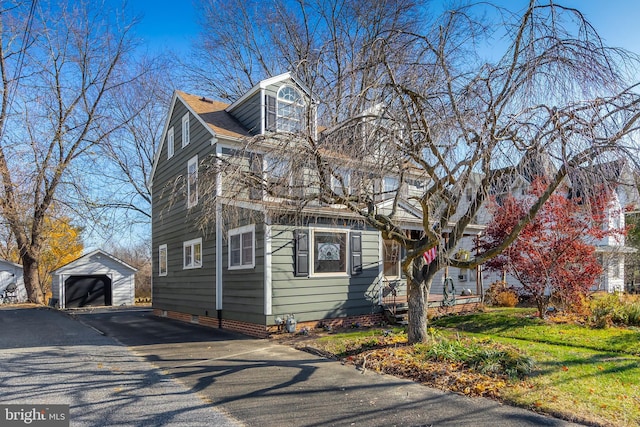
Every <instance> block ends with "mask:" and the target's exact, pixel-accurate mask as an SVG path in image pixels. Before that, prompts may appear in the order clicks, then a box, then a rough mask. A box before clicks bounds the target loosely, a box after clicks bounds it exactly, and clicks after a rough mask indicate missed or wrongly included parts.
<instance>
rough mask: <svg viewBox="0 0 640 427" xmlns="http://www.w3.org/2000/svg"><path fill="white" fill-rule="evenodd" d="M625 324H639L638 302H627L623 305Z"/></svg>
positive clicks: (639, 311)
mask: <svg viewBox="0 0 640 427" xmlns="http://www.w3.org/2000/svg"><path fill="white" fill-rule="evenodd" d="M624 310H625V312H626V317H627V325H629V326H640V302H635V303H629V304H626V305H625V306H624Z"/></svg>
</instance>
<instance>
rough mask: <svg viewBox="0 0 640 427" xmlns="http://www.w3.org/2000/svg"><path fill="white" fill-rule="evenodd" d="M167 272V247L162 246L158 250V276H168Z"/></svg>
mask: <svg viewBox="0 0 640 427" xmlns="http://www.w3.org/2000/svg"><path fill="white" fill-rule="evenodd" d="M167 272H168V267H167V245H160V247H159V248H158V275H160V276H166V275H167Z"/></svg>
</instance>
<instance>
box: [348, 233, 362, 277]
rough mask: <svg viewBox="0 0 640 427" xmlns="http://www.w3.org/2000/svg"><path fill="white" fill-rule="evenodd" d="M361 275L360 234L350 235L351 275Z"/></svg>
mask: <svg viewBox="0 0 640 427" xmlns="http://www.w3.org/2000/svg"><path fill="white" fill-rule="evenodd" d="M360 273H362V233H359V232H352V233H351V274H352V275H354V274H360Z"/></svg>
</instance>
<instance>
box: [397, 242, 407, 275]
mask: <svg viewBox="0 0 640 427" xmlns="http://www.w3.org/2000/svg"><path fill="white" fill-rule="evenodd" d="M406 256H407V248H405V247H404V246H400V267H398V268H399V269H400V277H401V278H402V279H406V278H407V276H406V274H404V270H403V269H402V262H403V261H404V258H405V257H406Z"/></svg>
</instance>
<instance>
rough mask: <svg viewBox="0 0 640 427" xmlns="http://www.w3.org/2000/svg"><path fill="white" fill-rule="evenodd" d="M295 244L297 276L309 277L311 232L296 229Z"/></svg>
mask: <svg viewBox="0 0 640 427" xmlns="http://www.w3.org/2000/svg"><path fill="white" fill-rule="evenodd" d="M293 235H294V246H295V248H294V249H295V267H296V268H295V272H294V273H295V276H296V277H307V276H308V275H309V232H308V231H306V230H296V231H295V232H294V234H293Z"/></svg>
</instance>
